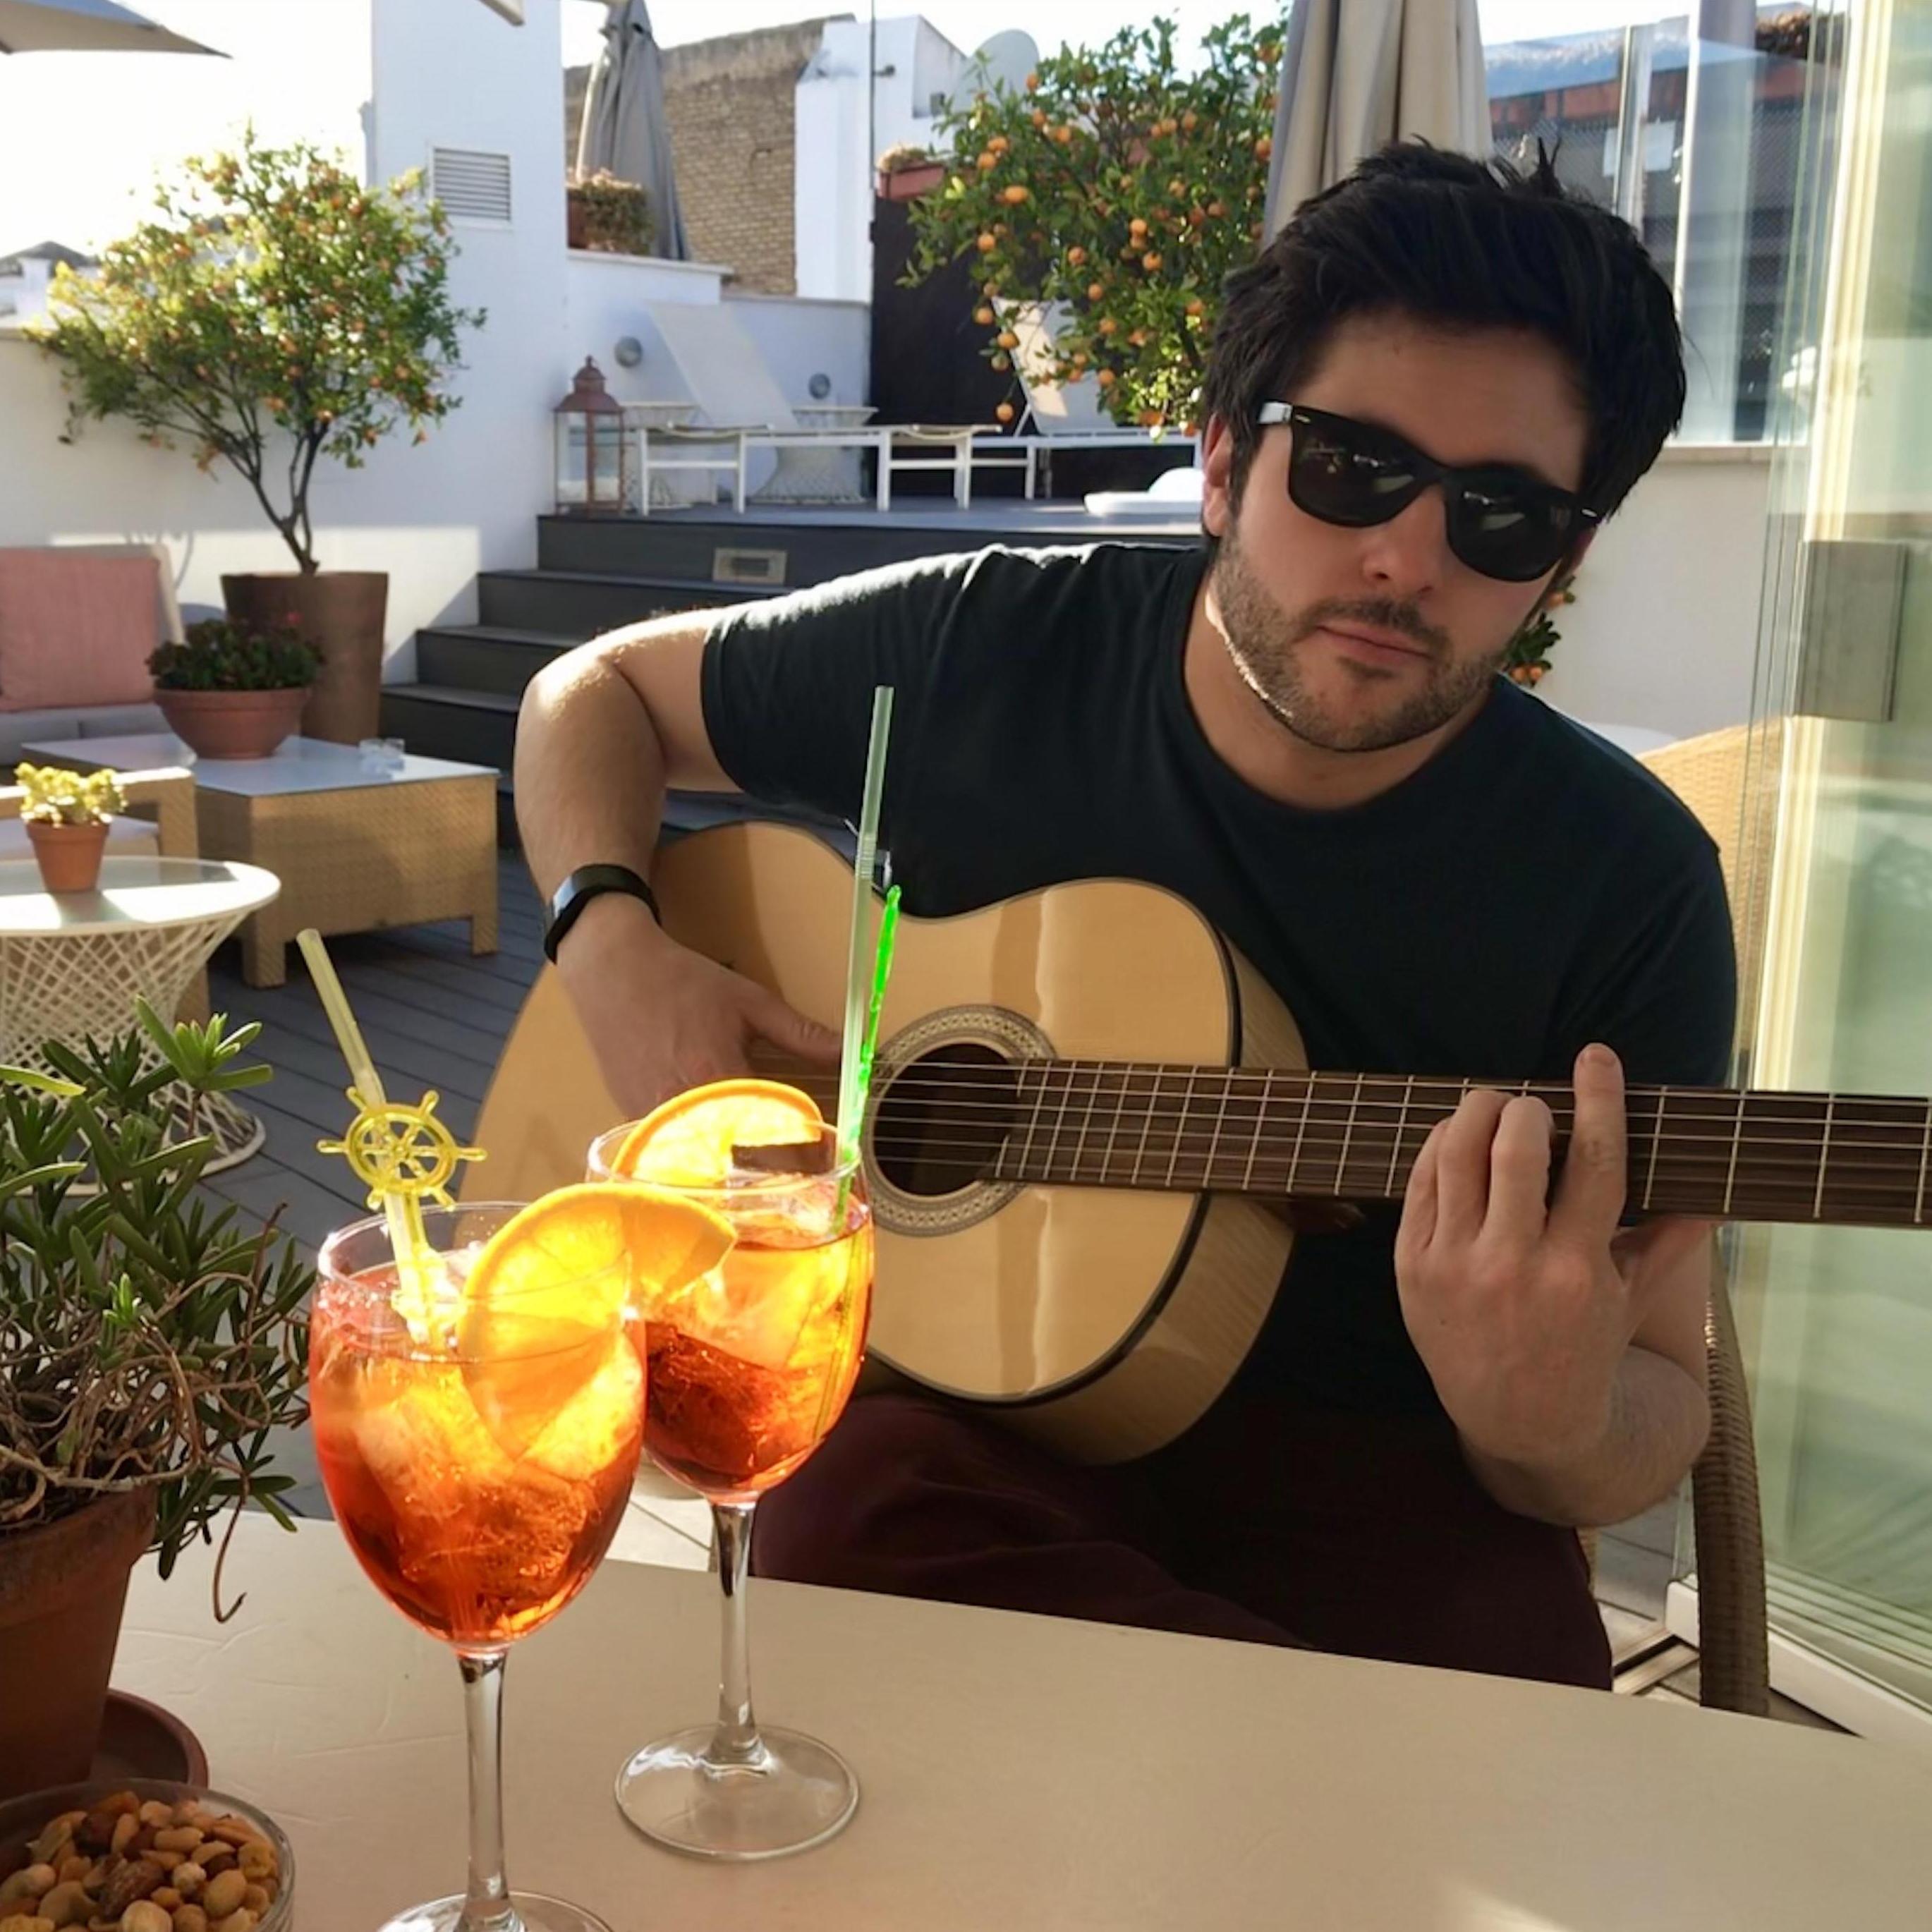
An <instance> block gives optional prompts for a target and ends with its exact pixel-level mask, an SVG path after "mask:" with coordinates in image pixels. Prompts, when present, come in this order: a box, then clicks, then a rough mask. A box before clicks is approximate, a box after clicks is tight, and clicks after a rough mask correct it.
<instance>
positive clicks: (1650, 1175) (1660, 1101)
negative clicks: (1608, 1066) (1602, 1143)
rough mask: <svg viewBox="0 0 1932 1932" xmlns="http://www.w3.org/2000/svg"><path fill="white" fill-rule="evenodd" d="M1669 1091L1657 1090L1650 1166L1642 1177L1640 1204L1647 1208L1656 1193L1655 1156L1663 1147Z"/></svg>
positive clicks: (1661, 1088) (1651, 1137)
mask: <svg viewBox="0 0 1932 1932" xmlns="http://www.w3.org/2000/svg"><path fill="white" fill-rule="evenodd" d="M1669 1093H1670V1088H1668V1087H1660V1088H1658V1090H1657V1124H1656V1126H1655V1127H1652V1129H1651V1130H1650V1165H1649V1167H1648V1168H1647V1169H1646V1170H1645V1172H1644V1177H1643V1202H1642V1203H1641V1205H1643V1206H1644V1207H1646V1208H1648V1207H1649V1205H1650V1204H1651V1201H1652V1198H1653V1197H1654V1196H1655V1194H1656V1193H1657V1157H1658V1151H1659V1150H1660V1149H1661V1148H1662V1147H1663V1145H1664V1097H1665V1096H1666V1095H1667V1094H1669Z"/></svg>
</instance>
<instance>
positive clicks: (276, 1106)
mask: <svg viewBox="0 0 1932 1932" xmlns="http://www.w3.org/2000/svg"><path fill="white" fill-rule="evenodd" d="M540 935H541V925H540V918H539V913H538V904H537V899H536V895H535V890H534V889H533V888H532V886H531V884H530V882H529V875H528V874H526V872H525V871H524V870H523V866H522V865H521V863H520V862H519V861H518V860H517V859H516V858H515V857H514V855H511V854H505V856H504V857H503V859H502V923H501V935H500V944H499V950H498V951H497V952H496V953H494V954H493V955H491V956H488V957H487V958H484V959H475V958H472V956H471V954H470V951H469V932H468V929H467V927H466V926H460V925H452V926H413V927H410V928H407V929H400V930H397V931H394V932H386V933H381V934H372V935H366V936H362V937H356V938H338V939H332V940H331V941H329V953H330V956H331V958H332V959H333V960H334V961H335V965H336V969H337V971H338V973H339V974H341V978H342V980H343V983H344V986H345V987H346V988H347V990H348V993H349V996H350V1001H351V1002H352V1004H353V1006H354V1007H355V1009H356V1016H357V1019H358V1020H359V1022H360V1023H361V1025H362V1030H363V1033H364V1035H365V1038H366V1039H367V1040H368V1045H369V1049H370V1052H371V1054H372V1055H373V1056H374V1059H375V1061H376V1064H377V1070H378V1071H379V1072H380V1073H381V1074H382V1076H383V1080H384V1082H385V1084H386V1086H387V1087H388V1088H389V1091H391V1093H392V1094H396V1095H399V1096H401V1097H407V1098H408V1099H410V1100H415V1099H416V1098H418V1097H419V1096H420V1095H421V1094H422V1091H424V1090H425V1088H434V1090H435V1091H436V1092H437V1094H439V1095H440V1096H441V1099H440V1101H439V1103H438V1106H437V1112H438V1113H439V1114H440V1115H441V1116H442V1118H443V1119H445V1120H446V1121H448V1122H449V1124H450V1127H452V1130H454V1131H455V1133H456V1134H457V1135H458V1136H459V1138H467V1137H468V1136H470V1135H472V1134H473V1133H475V1127H476V1119H477V1115H478V1112H479V1111H480V1109H481V1105H482V1100H483V1096H484V1091H485V1089H486V1088H487V1085H488V1082H489V1079H490V1072H491V1070H492V1069H493V1067H494V1066H495V1064H496V1059H497V1057H498V1055H499V1053H500V1052H501V1051H502V1046H503V1043H504V1040H505V1039H506V1038H507V1037H508V1033H509V1031H510V1028H511V1025H512V1023H513V1022H514V1020H515V1018H516V1015H517V1010H518V1008H519V1007H520V1006H521V1004H522V1003H523V995H524V993H525V992H526V990H527V989H528V988H529V985H530V983H531V982H532V980H534V979H535V977H536V973H537V969H538V967H539V966H540V965H541V963H542V959H543V953H542V947H541V939H540ZM210 993H211V998H212V1001H213V1004H214V1007H215V1009H216V1010H217V1011H219V1012H223V1013H227V1014H228V1015H229V1016H230V1018H231V1019H234V1020H236V1021H240V1020H245V1019H252V1020H260V1022H262V1024H263V1031H262V1035H261V1038H260V1043H259V1046H258V1048H257V1053H258V1055H259V1056H260V1058H263V1059H264V1060H266V1061H267V1062H268V1063H269V1064H270V1065H271V1066H272V1067H273V1068H274V1069H275V1078H274V1079H273V1080H272V1081H271V1082H269V1083H268V1085H266V1086H264V1087H260V1088H254V1089H251V1091H248V1093H247V1094H244V1095H243V1096H242V1099H243V1100H245V1102H246V1103H247V1104H248V1106H250V1107H251V1108H252V1109H254V1111H255V1112H257V1113H258V1114H259V1115H260V1116H261V1118H262V1120H263V1123H264V1124H265V1125H266V1128H267V1130H268V1139H267V1140H266V1143H265V1144H264V1145H263V1148H262V1151H260V1153H259V1154H256V1155H255V1156H254V1157H252V1158H251V1160H248V1161H247V1162H245V1163H243V1164H242V1166H239V1167H237V1168H235V1169H231V1170H229V1172H227V1173H226V1174H220V1175H215V1176H214V1177H213V1178H212V1179H211V1181H209V1182H208V1186H209V1187H211V1189H212V1190H214V1192H216V1193H219V1194H220V1195H221V1196H223V1197H224V1198H225V1199H228V1200H230V1201H233V1202H236V1203H237V1204H238V1205H239V1206H240V1207H242V1208H243V1209H244V1210H245V1211H247V1212H248V1213H249V1214H252V1215H255V1216H257V1217H261V1216H266V1215H267V1214H270V1213H273V1212H276V1211H280V1214H281V1223H282V1225H283V1226H284V1227H286V1228H287V1229H288V1230H289V1231H290V1233H292V1234H293V1235H294V1236H295V1237H296V1239H297V1240H298V1241H300V1242H301V1243H302V1244H303V1245H304V1247H306V1248H308V1250H311V1253H313V1250H314V1249H315V1248H316V1247H318V1246H319V1245H320V1243H321V1241H323V1238H324V1237H325V1236H326V1235H328V1233H329V1232H330V1230H331V1229H335V1228H338V1227H340V1226H341V1225H342V1224H343V1223H344V1222H345V1221H349V1220H357V1219H359V1218H360V1217H362V1215H364V1214H367V1213H368V1207H367V1205H365V1201H364V1199H363V1197H362V1195H361V1194H360V1193H359V1191H358V1190H357V1188H356V1183H355V1181H354V1178H353V1176H352V1175H350V1172H349V1169H348V1166H347V1163H345V1162H344V1160H342V1158H341V1156H339V1155H336V1154H321V1153H319V1152H318V1151H317V1148H316V1145H315V1144H316V1142H317V1140H319V1139H323V1138H324V1137H326V1136H335V1135H338V1134H340V1133H341V1131H342V1130H343V1128H344V1126H345V1125H346V1124H347V1121H348V1118H349V1113H350V1107H349V1103H348V1101H347V1099H346V1098H345V1097H344V1091H343V1090H344V1088H345V1087H347V1085H348V1075H347V1071H346V1070H345V1069H344V1066H343V1064H342V1058H341V1054H340V1053H339V1052H338V1050H337V1048H336V1046H335V1039H334V1037H333V1036H332V1034H331V1033H330V1031H329V1022H328V1021H327V1019H326V1017H325V1016H324V1015H323V1010H322V1007H321V1004H320V1002H319V1001H318V1000H317V998H316V996H315V993H314V989H313V988H312V987H311V985H310V983H309V980H308V975H307V973H306V971H305V969H304V968H303V965H302V959H301V956H300V955H299V953H296V951H295V950H294V949H293V947H292V948H291V949H290V956H289V982H288V984H287V986H280V987H275V988H272V989H260V990H257V989H253V988H251V987H249V986H246V985H245V984H244V983H243V982H242V979H241V977H240V974H239V959H237V957H236V950H235V948H234V947H233V946H232V945H231V946H229V947H224V948H223V950H222V951H221V953H220V954H218V955H217V957H216V959H215V961H214V965H213V966H212V968H211V971H210ZM284 1466H285V1467H287V1469H289V1471H290V1473H291V1474H293V1475H296V1477H297V1478H298V1480H299V1484H300V1487H299V1489H298V1490H296V1493H295V1494H294V1496H293V1498H292V1501H293V1504H294V1506H295V1507H296V1509H297V1510H298V1511H299V1512H300V1513H302V1514H309V1515H317V1516H320V1515H326V1514H328V1504H327V1501H326V1498H325V1497H324V1496H323V1491H322V1488H321V1485H320V1483H319V1482H318V1481H317V1479H316V1476H315V1469H314V1459H313V1457H312V1456H311V1454H310V1451H309V1448H308V1443H307V1442H306V1441H305V1440H304V1439H301V1438H296V1439H293V1440H291V1441H290V1442H288V1443H287V1445H286V1447H285V1449H284ZM1675 1528H1676V1510H1675V1507H1674V1505H1671V1504H1663V1505H1659V1506H1658V1508H1656V1509H1654V1510H1652V1511H1649V1512H1648V1513H1647V1514H1646V1515H1644V1516H1643V1517H1638V1518H1637V1520H1635V1521H1634V1522H1632V1523H1626V1524H1624V1525H1622V1526H1619V1528H1618V1529H1616V1530H1613V1531H1610V1532H1606V1533H1605V1534H1604V1536H1603V1538H1601V1541H1600V1544H1599V1546H1598V1561H1597V1594H1598V1600H1599V1602H1600V1604H1601V1606H1602V1608H1603V1612H1604V1622H1605V1624H1606V1625H1607V1628H1608V1629H1609V1631H1610V1640H1611V1643H1612V1645H1613V1649H1615V1650H1616V1652H1617V1654H1618V1655H1619V1659H1620V1661H1621V1660H1622V1659H1625V1658H1631V1659H1633V1660H1635V1662H1634V1667H1633V1669H1632V1670H1631V1674H1630V1675H1629V1676H1628V1678H1627V1679H1626V1682H1627V1683H1628V1685H1629V1686H1630V1687H1631V1688H1637V1686H1638V1685H1641V1687H1642V1688H1640V1689H1639V1690H1638V1691H1637V1694H1640V1695H1643V1696H1654V1697H1685V1696H1688V1697H1689V1698H1690V1699H1691V1700H1693V1701H1694V1700H1695V1698H1696V1696H1697V1684H1696V1673H1697V1658H1696V1653H1695V1652H1694V1651H1691V1650H1690V1649H1688V1648H1685V1646H1677V1649H1676V1651H1675V1652H1673V1651H1670V1650H1668V1649H1664V1648H1661V1644H1660V1640H1661V1629H1662V1622H1663V1616H1664V1590H1665V1587H1666V1586H1667V1584H1668V1583H1669V1582H1670V1574H1671V1567H1672V1550H1673V1538H1674V1535H1675ZM705 1535H706V1530H705V1520H704V1508H703V1505H701V1504H698V1503H694V1502H673V1501H671V1500H670V1499H667V1498H666V1497H664V1496H657V1495H654V1494H648V1493H640V1495H639V1496H638V1497H637V1500H636V1505H635V1507H634V1510H633V1511H632V1519H631V1523H630V1524H629V1525H628V1526H627V1528H626V1530H625V1533H624V1535H623V1536H622V1538H620V1540H619V1544H618V1545H617V1546H616V1553H618V1554H619V1555H622V1556H629V1557H632V1558H634V1559H637V1560H640V1561H645V1562H663V1563H670V1564H676V1565H682V1566H684V1567H688V1568H701V1567H702V1566H703V1563H704V1561H705V1556H706V1544H705ZM1778 1701H1779V1702H1780V1703H1781V1705H1783V1706H1784V1708H1783V1709H1781V1712H1780V1714H1779V1715H1783V1716H1787V1717H1790V1718H1794V1719H1796V1721H1801V1722H1811V1723H1822V1722H1823V1720H1822V1719H1818V1718H1814V1717H1813V1716H1812V1715H1811V1713H1810V1712H1806V1711H1803V1710H1802V1709H1800V1708H1799V1706H1796V1705H1790V1704H1787V1703H1784V1700H1778Z"/></svg>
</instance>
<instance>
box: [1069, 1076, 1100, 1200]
mask: <svg viewBox="0 0 1932 1932" xmlns="http://www.w3.org/2000/svg"><path fill="white" fill-rule="evenodd" d="M1073 1064H1074V1065H1075V1066H1076V1067H1078V1066H1079V1064H1080V1063H1079V1061H1077V1060H1076V1061H1074V1063H1073ZM1105 1072H1106V1065H1105V1063H1104V1062H1103V1061H1098V1060H1097V1061H1094V1084H1093V1085H1092V1086H1091V1087H1090V1088H1088V1090H1087V1111H1086V1112H1085V1113H1084V1114H1083V1115H1081V1117H1080V1132H1079V1136H1077V1137H1076V1140H1075V1142H1074V1147H1073V1160H1071V1161H1070V1163H1068V1165H1067V1180H1068V1181H1069V1182H1070V1183H1073V1182H1077V1181H1079V1178H1080V1157H1081V1156H1082V1154H1085V1152H1086V1151H1087V1136H1088V1135H1089V1134H1090V1133H1092V1132H1093V1130H1094V1105H1095V1103H1097V1101H1098V1100H1100V1080H1101V1076H1103V1073H1105ZM1105 1177H1106V1169H1104V1168H1103V1169H1102V1170H1101V1178H1103V1179H1104V1178H1105Z"/></svg>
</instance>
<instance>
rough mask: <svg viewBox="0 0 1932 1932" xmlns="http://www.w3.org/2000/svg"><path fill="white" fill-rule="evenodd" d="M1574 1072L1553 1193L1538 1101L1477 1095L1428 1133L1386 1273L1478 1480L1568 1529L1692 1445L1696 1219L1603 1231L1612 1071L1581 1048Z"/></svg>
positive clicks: (1615, 1191)
mask: <svg viewBox="0 0 1932 1932" xmlns="http://www.w3.org/2000/svg"><path fill="white" fill-rule="evenodd" d="M1575 1079H1576V1094H1577V1107H1576V1119H1575V1127H1574V1131H1573V1133H1572V1135H1571V1143H1570V1148H1569V1152H1568V1157H1567V1158H1566V1160H1565V1166H1564V1171H1563V1174H1562V1178H1561V1179H1560V1181H1559V1183H1558V1186H1557V1188H1556V1196H1555V1198H1554V1199H1550V1192H1549V1183H1550V1165H1551V1154H1552V1139H1553V1122H1552V1120H1551V1117H1550V1109H1548V1107H1547V1106H1545V1105H1544V1103H1543V1102H1542V1101H1541V1100H1535V1099H1533V1098H1524V1097H1515V1098H1508V1097H1505V1096H1504V1095H1503V1094H1499V1093H1496V1092H1493V1091H1478V1092H1475V1093H1472V1094H1470V1095H1469V1096H1468V1097H1467V1098H1466V1100H1464V1101H1463V1104H1462V1105H1461V1106H1460V1107H1459V1108H1458V1109H1457V1112H1456V1113H1455V1115H1454V1116H1453V1117H1452V1118H1451V1119H1450V1120H1448V1121H1446V1122H1445V1123H1443V1124H1442V1125H1440V1126H1439V1127H1436V1129H1435V1130H1433V1132H1432V1133H1431V1134H1430V1139H1429V1141H1428V1142H1427V1145H1425V1146H1424V1149H1423V1151H1422V1154H1421V1157H1419V1158H1418V1161H1417V1163H1416V1166H1415V1172H1414V1174H1413V1175H1412V1178H1411V1180H1410V1182H1409V1190H1408V1193H1407V1196H1406V1199H1405V1201H1404V1203H1403V1220H1402V1226H1401V1228H1400V1230H1399V1231H1398V1233H1397V1239H1396V1280H1397V1288H1398V1290H1399V1292H1400V1295H1401V1299H1402V1309H1403V1320H1404V1321H1405V1322H1406V1324H1407V1325H1408V1328H1409V1334H1410V1336H1411V1337H1412V1339H1413V1340H1414V1341H1415V1346H1416V1349H1417V1351H1418V1353H1419V1354H1420V1355H1421V1357H1422V1359H1423V1361H1424V1365H1425V1366H1426V1367H1427V1369H1428V1370H1429V1373H1430V1377H1431V1379H1433V1382H1435V1385H1436V1392H1437V1394H1439V1396H1440V1397H1442V1403H1443V1406H1444V1408H1445V1409H1446V1410H1447V1411H1448V1415H1449V1417H1450V1419H1451V1421H1453V1422H1454V1424H1455V1425H1456V1427H1457V1431H1458V1433H1459V1434H1460V1436H1461V1438H1462V1442H1463V1451H1464V1453H1465V1454H1466V1456H1467V1457H1468V1459H1469V1464H1470V1466H1471V1468H1472V1469H1473V1470H1474V1472H1475V1474H1476V1476H1477V1478H1478V1481H1481V1483H1482V1484H1483V1485H1484V1487H1485V1488H1486V1489H1487V1490H1489V1491H1490V1493H1491V1494H1492V1495H1493V1496H1495V1497H1496V1499H1497V1501H1498V1502H1501V1503H1502V1505H1504V1506H1505V1508H1509V1509H1512V1510H1514V1511H1517V1512H1518V1513H1519V1514H1522V1515H1526V1516H1533V1517H1540V1518H1542V1519H1544V1520H1547V1521H1550V1522H1554V1523H1571V1524H1598V1523H1616V1522H1620V1521H1622V1520H1624V1519H1625V1517H1630V1516H1633V1515H1635V1514H1637V1512H1638V1511H1640V1510H1643V1509H1644V1508H1647V1507H1648V1506H1649V1505H1650V1504H1652V1503H1653V1502H1656V1501H1657V1500H1658V1498H1660V1497H1661V1496H1665V1495H1667V1494H1668V1493H1670V1490H1671V1488H1672V1487H1673V1486H1674V1485H1675V1484H1676V1483H1677V1482H1678V1481H1680V1480H1681V1479H1682V1476H1683V1475H1684V1474H1685V1471H1686V1470H1688V1469H1689V1468H1690V1466H1691V1463H1693V1462H1694V1460H1696V1458H1697V1454H1698V1452H1699V1451H1700V1450H1701V1449H1702V1448H1703V1444H1704V1439H1705V1438H1706V1435H1707V1434H1708V1433H1709V1428H1710V1411H1709V1402H1708V1400H1707V1398H1706V1394H1705V1390H1704V1372H1703V1316H1704V1307H1705V1301H1706V1297H1707V1295H1708V1294H1709V1289H1710V1231H1709V1225H1708V1224H1707V1223H1703V1222H1697V1221H1690V1220H1659V1221H1655V1222H1652V1223H1647V1224H1646V1225H1644V1226H1640V1227H1638V1228H1636V1229H1630V1230H1628V1231H1626V1232H1622V1233H1619V1232H1618V1231H1617V1223H1618V1220H1619V1217H1620V1216H1621V1214H1622V1210H1623V1203H1624V1187H1625V1121H1624V1103H1623V1076H1622V1069H1621V1067H1619V1064H1618V1061H1617V1058H1616V1055H1614V1054H1613V1053H1612V1052H1610V1050H1609V1049H1607V1048H1606V1047H1601V1046H1597V1047H1592V1048H1589V1049H1586V1051H1585V1052H1583V1054H1582V1055H1580V1056H1579V1058H1578V1060H1577V1070H1576V1075H1575Z"/></svg>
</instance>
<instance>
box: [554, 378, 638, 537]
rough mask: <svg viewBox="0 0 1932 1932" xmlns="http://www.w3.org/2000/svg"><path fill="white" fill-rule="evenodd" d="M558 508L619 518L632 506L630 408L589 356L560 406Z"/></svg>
mask: <svg viewBox="0 0 1932 1932" xmlns="http://www.w3.org/2000/svg"><path fill="white" fill-rule="evenodd" d="M630 499H631V452H630V446H629V443H628V439H627V438H626V437H625V433H624V406H623V405H622V404H621V403H620V402H619V401H617V399H616V397H614V396H613V395H611V393H610V391H609V390H608V389H605V388H604V375H603V371H601V370H600V369H599V368H598V366H597V365H596V364H595V362H592V360H591V359H590V358H589V356H586V357H585V358H584V359H583V368H581V369H580V370H578V371H577V379H576V380H575V381H574V382H573V383H571V386H570V394H569V395H567V396H565V398H564V399H563V401H562V402H560V403H559V404H557V406H556V507H557V508H558V510H559V511H562V512H567V513H568V514H573V515H577V514H586V515H591V516H597V515H602V516H613V515H616V514H620V513H621V512H622V511H624V510H625V509H628V508H629V507H630V506H631V502H630Z"/></svg>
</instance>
